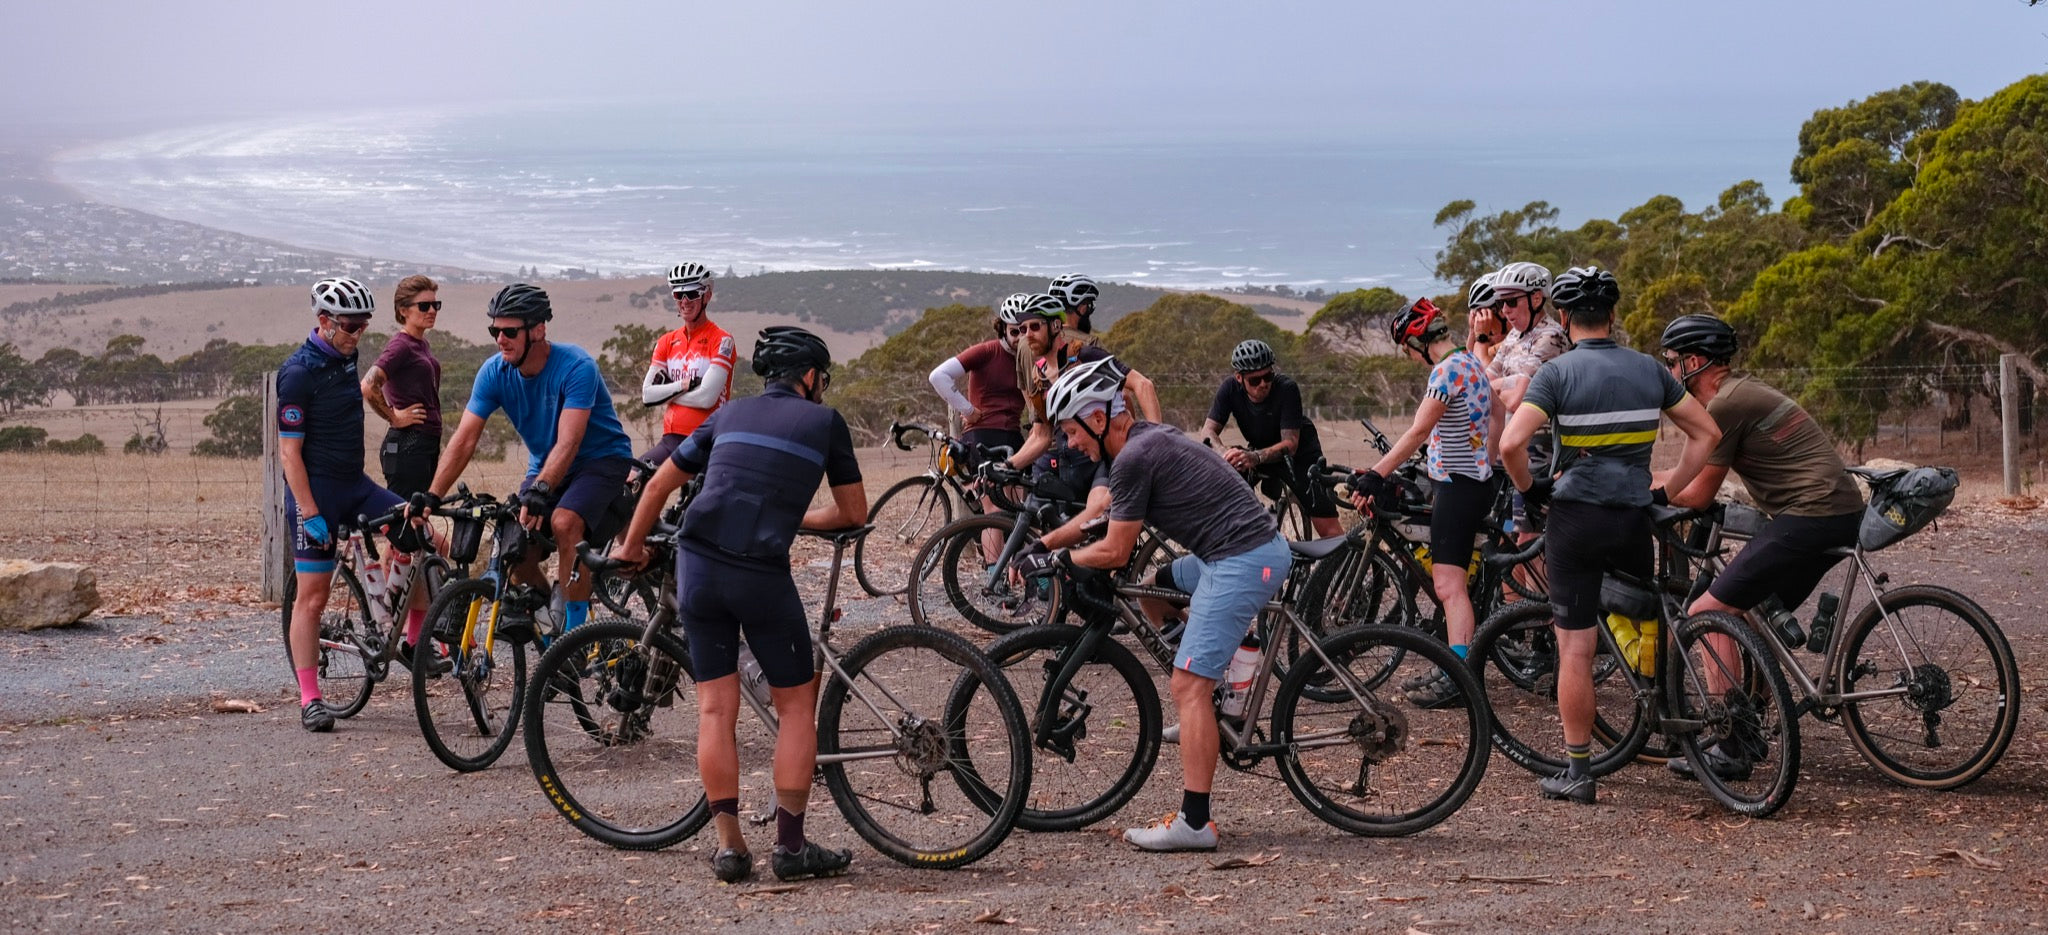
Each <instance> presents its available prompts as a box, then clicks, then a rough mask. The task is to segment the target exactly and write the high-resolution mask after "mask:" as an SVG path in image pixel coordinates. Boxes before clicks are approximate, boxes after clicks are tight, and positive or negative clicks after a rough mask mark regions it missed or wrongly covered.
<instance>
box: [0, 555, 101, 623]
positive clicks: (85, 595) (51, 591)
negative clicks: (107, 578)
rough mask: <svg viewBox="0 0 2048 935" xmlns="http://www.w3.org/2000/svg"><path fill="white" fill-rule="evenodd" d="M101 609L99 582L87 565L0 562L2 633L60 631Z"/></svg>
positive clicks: (15, 561) (14, 560) (16, 561)
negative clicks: (52, 629) (62, 627)
mask: <svg viewBox="0 0 2048 935" xmlns="http://www.w3.org/2000/svg"><path fill="white" fill-rule="evenodd" d="M98 606H100V587H99V579H98V578H97V577H95V576H94V575H93V573H92V569H90V568H87V567H85V566H84V565H74V564H71V563H69V562H25V561H20V560H18V559H9V560H5V561H0V630H36V629H41V628H43V627H61V626H64V625H65V624H70V623H77V622H78V621H80V620H83V619H85V615H86V614H89V613H92V612H93V608H95V607H98Z"/></svg>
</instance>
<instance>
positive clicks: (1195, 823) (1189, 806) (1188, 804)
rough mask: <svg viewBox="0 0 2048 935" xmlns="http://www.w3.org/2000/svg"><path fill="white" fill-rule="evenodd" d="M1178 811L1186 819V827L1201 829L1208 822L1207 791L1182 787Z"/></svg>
mask: <svg viewBox="0 0 2048 935" xmlns="http://www.w3.org/2000/svg"><path fill="white" fill-rule="evenodd" d="M1180 813H1181V815H1182V816H1183V817H1185V818H1186V819H1187V822H1188V827H1190V828H1193V829H1195V830H1196V831H1200V830H1202V828H1204V827H1206V826H1207V825H1208V824H1209V793H1207V792H1194V791H1192V790H1188V789H1182V790H1181V792H1180Z"/></svg>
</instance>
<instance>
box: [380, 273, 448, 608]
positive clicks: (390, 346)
mask: <svg viewBox="0 0 2048 935" xmlns="http://www.w3.org/2000/svg"><path fill="white" fill-rule="evenodd" d="M440 290H441V287H440V286H439V285H438V284H436V283H435V282H434V281H433V280H432V279H428V278H427V277H425V276H407V277H405V278H404V279H401V280H399V281H398V288H397V289H396V290H395V291H394V292H393V293H392V295H391V313H392V314H393V315H395V316H397V317H398V325H399V332H398V333H397V334H394V335H392V336H391V341H390V343H387V344H385V345H384V352H383V353H381V354H378V355H377V362H376V363H374V364H371V365H370V372H369V374H368V375H366V376H364V377H363V401H365V402H367V403H369V404H370V408H371V409H372V410H374V411H375V412H376V413H377V415H378V416H379V417H381V418H382V419H383V420H384V421H385V422H388V423H390V424H391V431H389V432H387V433H385V435H384V444H383V445H382V446H380V447H379V448H378V455H379V458H378V459H379V460H380V461H381V462H382V463H383V467H384V485H385V486H386V487H388V488H390V490H391V492H392V493H395V494H397V495H399V496H401V497H411V496H412V495H413V494H415V493H418V492H419V491H422V490H425V489H427V484H428V483H429V482H431V481H432V480H433V479H434V462H435V460H436V459H438V458H439V457H440V456H441V361H440V360H438V359H436V358H435V357H434V349H433V348H432V347H429V346H427V332H428V331H429V330H431V329H432V328H433V327H434V320H435V319H436V318H438V317H440V314H441V298H440ZM408 309H410V310H411V311H410V312H408V311H407V310H408ZM417 635H418V634H416V633H415V634H409V635H408V637H407V638H408V639H410V638H411V637H413V636H417Z"/></svg>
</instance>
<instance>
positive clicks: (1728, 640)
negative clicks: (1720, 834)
mask: <svg viewBox="0 0 2048 935" xmlns="http://www.w3.org/2000/svg"><path fill="white" fill-rule="evenodd" d="M1710 636H1711V637H1718V638H1719V639H1709V637H1710ZM1675 651H1676V652H1678V653H1680V654H1681V655H1680V656H1679V658H1677V659H1673V660H1670V671H1669V673H1668V675H1667V677H1666V681H1665V684H1666V688H1667V691H1668V692H1669V699H1668V701H1667V702H1666V704H1667V706H1668V707H1669V709H1670V711H1671V712H1672V716H1674V717H1676V718H1679V719H1681V720H1685V721H1698V722H1700V723H1701V724H1702V725H1703V726H1702V728H1701V729H1700V730H1698V731H1696V732H1695V731H1687V732H1685V733H1681V734H1679V735H1678V738H1677V739H1678V745H1679V748H1680V749H1681V750H1683V751H1685V755H1686V758H1687V762H1689V763H1691V764H1692V766H1693V775H1694V776H1695V777H1697V778H1698V779H1699V781H1700V785H1702V786H1705V787H1706V789H1707V792H1708V793H1709V794H1711V795H1712V796H1713V797H1714V798H1715V799H1716V800H1718V801H1719V802H1720V803H1721V804H1722V805H1725V806H1727V807H1728V808H1729V809H1730V810H1731V811H1734V812H1736V813H1737V814H1741V815H1747V816H1750V817H1752V818H1762V817H1764V816H1767V815H1769V814H1771V813H1772V812H1775V811H1777V810H1778V809H1779V808H1782V807H1783V806H1784V805H1785V803H1786V802H1787V801H1789V800H1790V799H1791V798H1792V788H1793V786H1794V785H1796V784H1797V783H1798V781H1799V716H1798V709H1797V708H1795V707H1793V704H1792V689H1791V688H1790V687H1789V686H1787V685H1786V684H1785V676H1784V674H1783V673H1781V672H1779V671H1778V665H1777V660H1776V659H1775V658H1774V657H1772V656H1771V653H1770V650H1769V648H1767V647H1765V646H1764V644H1763V641H1762V640H1761V639H1759V638H1758V637H1757V635H1756V634H1755V633H1754V632H1752V631H1751V630H1750V629H1749V625H1748V624H1746V623H1743V622H1742V621H1741V620H1740V619H1739V618H1736V617H1733V616H1730V615H1728V614H1724V613H1720V612H1718V611H1708V612H1704V613H1697V614H1693V615H1692V616H1691V617H1688V618H1686V620H1685V623H1684V624H1682V625H1680V627H1679V630H1678V646H1677V648H1676V650H1675ZM1710 747H1711V748H1716V749H1717V750H1718V751H1719V752H1720V753H1721V754H1722V755H1724V756H1733V757H1735V758H1736V759H1738V760H1740V761H1743V762H1744V763H1746V764H1747V765H1746V766H1744V767H1742V768H1740V769H1735V770H1730V771H1726V772H1724V771H1722V770H1719V769H1714V768H1708V765H1709V763H1710V762H1712V758H1709V757H1708V756H1706V752H1707V750H1708V749H1709V748H1710Z"/></svg>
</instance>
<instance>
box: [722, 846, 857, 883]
mask: <svg viewBox="0 0 2048 935" xmlns="http://www.w3.org/2000/svg"><path fill="white" fill-rule="evenodd" d="M848 859H849V860H850V859H851V858H848ZM711 874H712V875H713V876H715V877H717V878H718V881H719V882H720V883H738V882H740V881H741V880H745V879H748V878H749V877H752V876H753V875H754V855H753V854H751V853H749V852H747V851H743V850H740V849H739V848H736V847H722V848H719V849H718V853H716V854H713V855H711Z"/></svg>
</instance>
